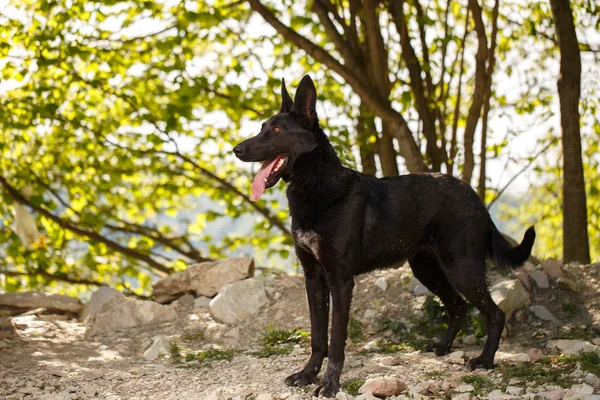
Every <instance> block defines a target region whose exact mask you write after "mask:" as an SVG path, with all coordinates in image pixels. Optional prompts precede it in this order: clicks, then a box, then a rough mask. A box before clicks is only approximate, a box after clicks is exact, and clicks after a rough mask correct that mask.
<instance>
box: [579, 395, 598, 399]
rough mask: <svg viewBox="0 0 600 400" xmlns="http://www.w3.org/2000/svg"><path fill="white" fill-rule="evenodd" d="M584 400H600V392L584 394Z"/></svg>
mask: <svg viewBox="0 0 600 400" xmlns="http://www.w3.org/2000/svg"><path fill="white" fill-rule="evenodd" d="M583 400H600V394H588V395H585V396H583Z"/></svg>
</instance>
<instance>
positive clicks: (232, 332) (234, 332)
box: [225, 326, 240, 339]
mask: <svg viewBox="0 0 600 400" xmlns="http://www.w3.org/2000/svg"><path fill="white" fill-rule="evenodd" d="M225 337H229V338H233V339H239V337H240V327H239V326H236V327H235V328H233V329H231V330H230V331H228V332H227V333H225Z"/></svg>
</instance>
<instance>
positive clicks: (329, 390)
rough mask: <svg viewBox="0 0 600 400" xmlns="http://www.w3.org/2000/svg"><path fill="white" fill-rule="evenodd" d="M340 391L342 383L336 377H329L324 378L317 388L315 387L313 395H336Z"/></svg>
mask: <svg viewBox="0 0 600 400" xmlns="http://www.w3.org/2000/svg"><path fill="white" fill-rule="evenodd" d="M339 391H340V383H339V381H337V380H335V379H327V378H325V379H324V380H323V383H321V384H320V385H319V386H317V388H316V389H315V391H314V393H313V395H314V396H316V397H319V395H321V396H322V397H335V395H336V394H337V393H338V392H339Z"/></svg>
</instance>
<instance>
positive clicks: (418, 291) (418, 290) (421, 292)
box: [413, 285, 429, 296]
mask: <svg viewBox="0 0 600 400" xmlns="http://www.w3.org/2000/svg"><path fill="white" fill-rule="evenodd" d="M413 293H414V294H415V295H416V296H425V295H427V294H429V289H427V288H426V287H425V286H424V285H417V286H416V287H415V288H414V290H413Z"/></svg>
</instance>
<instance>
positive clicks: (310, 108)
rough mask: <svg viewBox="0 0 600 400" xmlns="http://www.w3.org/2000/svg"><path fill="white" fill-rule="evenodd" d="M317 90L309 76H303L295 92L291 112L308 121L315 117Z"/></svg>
mask: <svg viewBox="0 0 600 400" xmlns="http://www.w3.org/2000/svg"><path fill="white" fill-rule="evenodd" d="M316 105H317V89H316V88H315V84H314V83H313V81H312V79H310V76H308V75H304V78H302V80H301V81H300V84H299V85H298V89H297V90H296V98H295V99H294V108H293V109H292V111H294V112H295V113H298V114H300V115H304V116H305V117H308V118H310V119H313V118H316V117H317V110H316Z"/></svg>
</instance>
